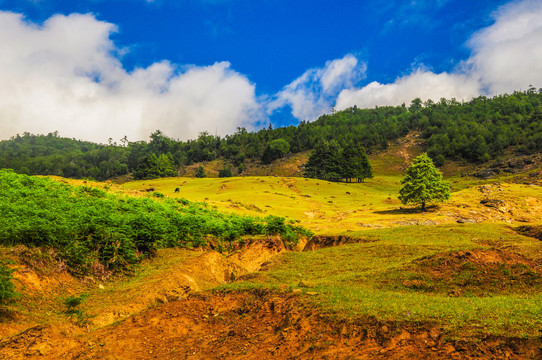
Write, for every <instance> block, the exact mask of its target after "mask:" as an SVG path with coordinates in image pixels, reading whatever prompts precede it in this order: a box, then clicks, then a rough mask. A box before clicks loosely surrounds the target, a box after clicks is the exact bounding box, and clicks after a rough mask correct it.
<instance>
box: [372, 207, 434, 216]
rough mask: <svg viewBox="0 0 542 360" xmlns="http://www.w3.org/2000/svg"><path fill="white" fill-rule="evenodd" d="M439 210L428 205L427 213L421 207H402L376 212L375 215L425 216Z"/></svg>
mask: <svg viewBox="0 0 542 360" xmlns="http://www.w3.org/2000/svg"><path fill="white" fill-rule="evenodd" d="M437 209H438V206H437V205H427V206H426V207H425V211H422V208H421V207H415V208H403V207H400V208H398V209H391V210H380V211H375V212H374V213H375V214H380V215H406V214H425V213H431V212H435V211H436V210H437Z"/></svg>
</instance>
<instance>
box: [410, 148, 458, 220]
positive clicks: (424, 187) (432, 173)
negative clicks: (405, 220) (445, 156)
mask: <svg viewBox="0 0 542 360" xmlns="http://www.w3.org/2000/svg"><path fill="white" fill-rule="evenodd" d="M405 173H406V176H405V177H404V179H403V180H401V184H402V185H403V186H402V187H401V189H400V190H399V194H400V195H399V200H401V203H403V204H405V205H406V204H421V205H422V211H425V206H426V204H427V203H429V202H432V201H440V202H443V201H445V200H448V199H449V198H450V185H449V184H447V183H445V182H443V181H442V174H441V173H440V172H439V171H438V170H437V168H436V167H435V165H434V164H433V160H431V158H430V157H429V156H428V155H427V153H424V154H422V155H420V156H418V157H417V158H416V159H414V161H413V162H412V163H411V164H410V166H409V167H408V169H406V171H405Z"/></svg>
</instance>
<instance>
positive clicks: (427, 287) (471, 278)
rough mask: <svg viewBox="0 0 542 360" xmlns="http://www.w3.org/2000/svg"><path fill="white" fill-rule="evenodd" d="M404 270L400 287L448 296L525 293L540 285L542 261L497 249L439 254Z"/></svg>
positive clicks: (541, 282)
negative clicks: (538, 261)
mask: <svg viewBox="0 0 542 360" xmlns="http://www.w3.org/2000/svg"><path fill="white" fill-rule="evenodd" d="M405 270H406V272H405V274H404V277H407V278H406V279H405V278H404V277H403V279H402V280H400V281H402V286H404V287H407V288H411V289H417V290H422V291H435V292H447V293H448V294H449V295H450V296H460V295H463V294H465V293H466V292H469V293H471V294H473V295H490V294H492V293H507V292H515V293H523V294H525V293H530V292H533V291H535V290H536V289H539V288H540V287H541V286H542V263H537V262H535V261H533V260H531V259H527V258H526V257H524V256H522V255H520V254H516V253H514V252H511V251H507V250H500V249H489V250H484V249H476V250H468V251H457V252H448V253H439V254H436V255H433V256H430V257H426V258H422V259H420V260H416V261H415V262H414V263H412V264H411V265H409V266H407V268H406V269H405ZM399 279H401V277H400V278H399Z"/></svg>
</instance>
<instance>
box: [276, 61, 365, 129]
mask: <svg viewBox="0 0 542 360" xmlns="http://www.w3.org/2000/svg"><path fill="white" fill-rule="evenodd" d="M365 70H366V66H365V63H360V62H359V61H358V59H357V58H356V57H355V56H354V55H352V54H347V55H345V56H344V57H343V58H341V59H336V60H333V61H328V62H326V64H325V66H324V67H323V68H314V69H309V70H307V71H305V73H304V74H303V75H301V76H300V77H298V78H297V79H295V80H294V81H293V82H291V83H290V84H288V85H286V86H285V87H284V88H283V89H282V90H281V91H280V92H278V93H277V94H276V95H275V96H274V98H273V100H272V101H271V102H270V103H269V104H268V106H267V110H268V113H272V112H273V111H275V110H276V109H278V108H282V107H284V106H290V107H291V108H292V115H293V116H294V117H296V118H297V119H300V120H309V121H310V120H315V119H316V118H317V117H318V116H320V115H322V114H324V113H327V112H329V109H330V108H331V106H333V104H334V101H335V98H336V96H337V94H338V93H339V91H340V90H342V89H344V88H348V87H351V86H353V85H354V84H356V83H357V82H358V81H359V80H360V79H361V78H362V77H363V76H365Z"/></svg>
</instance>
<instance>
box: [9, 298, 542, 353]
mask: <svg viewBox="0 0 542 360" xmlns="http://www.w3.org/2000/svg"><path fill="white" fill-rule="evenodd" d="M60 336H62V334H59V333H55V332H54V330H53V329H52V328H50V327H40V328H35V329H32V330H31V331H29V332H27V333H25V334H21V335H20V336H17V337H15V338H13V339H11V340H10V342H9V343H7V344H4V348H3V349H2V352H1V354H3V357H2V355H0V358H4V359H7V358H10V359H23V358H24V359H43V358H48V359H98V358H99V359H104V360H107V359H349V358H350V359H474V358H476V359H530V358H533V359H536V358H540V356H541V355H542V354H541V352H540V346H541V345H542V344H541V341H540V339H515V338H498V337H495V338H493V337H487V338H485V339H482V341H480V339H477V340H476V339H473V340H461V341H454V340H450V339H447V338H446V336H444V334H443V332H442V330H441V329H440V328H439V327H437V326H434V325H432V324H424V323H416V324H412V323H396V322H381V321H377V320H376V319H373V318H365V319H356V320H355V321H352V322H346V321H337V320H336V319H331V318H330V317H328V316H325V315H323V314H322V313H320V312H318V311H317V310H315V309H314V308H311V307H310V306H307V304H306V303H305V302H303V301H302V300H301V299H300V298H299V297H298V296H295V295H292V294H285V293H274V292H261V291H252V292H205V293H197V294H192V295H190V296H189V297H188V298H187V299H183V300H180V301H174V302H170V303H167V304H164V305H162V306H160V307H157V308H154V309H151V310H149V311H146V312H144V313H141V314H138V315H135V316H133V317H131V318H129V319H127V320H125V321H122V322H120V323H117V324H114V325H112V326H108V327H104V328H102V329H99V330H97V331H95V332H92V333H88V334H85V335H84V336H82V337H78V338H76V339H74V340H72V342H71V343H64V344H63V346H62V347H59V346H55V340H56V339H58V338H59V337H60ZM44 340H45V342H46V343H47V344H50V347H41V348H39V347H36V346H35V345H32V342H35V341H41V342H42V343H44ZM32 346H33V347H32ZM29 349H30V350H29ZM14 350H19V351H21V352H19V355H18V356H15V355H14V353H13V351H14ZM6 355H7V356H8V357H5V356H6Z"/></svg>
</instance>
